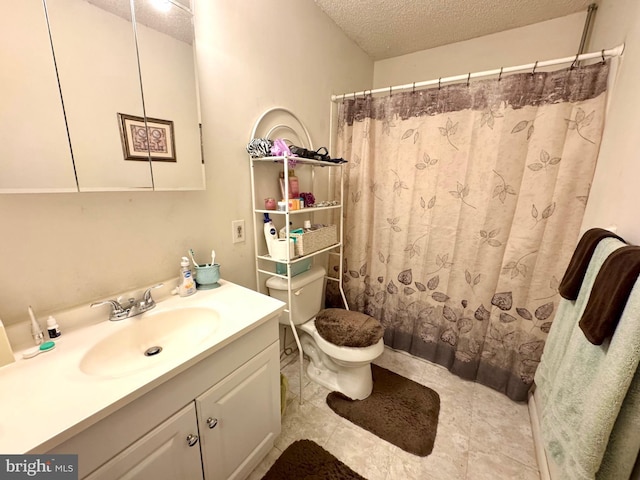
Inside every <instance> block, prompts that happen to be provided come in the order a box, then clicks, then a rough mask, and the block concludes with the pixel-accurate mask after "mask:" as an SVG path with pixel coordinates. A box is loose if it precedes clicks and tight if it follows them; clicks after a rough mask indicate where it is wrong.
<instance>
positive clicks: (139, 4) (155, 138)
mask: <svg viewBox="0 0 640 480" xmlns="http://www.w3.org/2000/svg"><path fill="white" fill-rule="evenodd" d="M133 5H134V12H135V19H136V37H137V44H138V52H139V59H140V75H141V78H142V89H143V92H144V105H145V112H146V115H147V125H148V127H149V148H150V155H151V161H152V173H153V183H154V189H155V190H202V189H204V171H203V164H202V154H201V144H200V121H199V118H200V115H199V104H198V93H197V86H196V65H195V52H194V29H193V15H192V12H191V9H190V2H189V0H173V1H172V2H165V3H164V4H163V9H162V10H161V11H159V10H158V1H157V0H133Z"/></svg>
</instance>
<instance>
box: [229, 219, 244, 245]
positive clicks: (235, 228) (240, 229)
mask: <svg viewBox="0 0 640 480" xmlns="http://www.w3.org/2000/svg"><path fill="white" fill-rule="evenodd" d="M231 239H232V241H233V243H240V242H244V241H245V240H246V234H245V231H244V220H233V221H232V222H231Z"/></svg>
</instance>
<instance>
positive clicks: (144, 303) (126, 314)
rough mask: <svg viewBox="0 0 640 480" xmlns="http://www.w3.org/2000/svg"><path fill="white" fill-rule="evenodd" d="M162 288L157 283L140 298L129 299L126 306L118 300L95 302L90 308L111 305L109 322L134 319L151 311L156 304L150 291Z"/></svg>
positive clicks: (160, 284)
mask: <svg viewBox="0 0 640 480" xmlns="http://www.w3.org/2000/svg"><path fill="white" fill-rule="evenodd" d="M162 286H164V284H163V283H159V284H157V285H154V286H152V287H149V288H147V289H146V290H145V291H144V293H143V294H142V298H139V299H137V300H136V299H135V298H129V299H128V300H127V304H126V305H122V303H120V300H119V299H118V300H104V301H102V302H95V303H92V304H91V308H95V307H100V306H102V305H111V313H110V314H109V320H111V321H112V322H114V321H116V320H124V319H125V318H130V317H135V316H136V315H140V314H141V313H144V312H146V311H148V310H151V309H152V308H153V307H155V306H156V302H155V300H154V299H153V297H152V296H151V290H153V289H154V288H160V287H162Z"/></svg>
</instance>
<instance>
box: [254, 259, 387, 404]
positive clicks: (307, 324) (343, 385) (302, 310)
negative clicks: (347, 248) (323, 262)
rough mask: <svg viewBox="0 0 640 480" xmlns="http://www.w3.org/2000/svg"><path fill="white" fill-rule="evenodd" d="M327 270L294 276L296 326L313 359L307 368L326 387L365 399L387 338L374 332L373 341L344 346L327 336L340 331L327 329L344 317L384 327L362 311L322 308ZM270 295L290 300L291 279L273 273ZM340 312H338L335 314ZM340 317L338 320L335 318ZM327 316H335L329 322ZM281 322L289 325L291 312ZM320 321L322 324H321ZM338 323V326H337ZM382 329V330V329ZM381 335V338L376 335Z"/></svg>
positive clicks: (268, 285) (371, 386)
mask: <svg viewBox="0 0 640 480" xmlns="http://www.w3.org/2000/svg"><path fill="white" fill-rule="evenodd" d="M325 275H326V271H325V269H324V268H322V267H320V266H314V267H312V268H311V269H310V270H309V271H307V272H305V273H302V274H300V275H296V276H295V277H293V278H292V279H291V298H292V303H293V307H292V318H293V323H294V325H295V326H296V330H297V333H298V336H299V338H300V343H301V345H302V351H303V353H304V354H305V355H307V356H308V357H309V359H310V362H309V366H308V368H307V374H308V375H309V378H310V379H311V380H313V381H314V382H316V383H318V384H320V385H323V386H324V387H326V388H328V389H330V390H332V391H338V392H341V393H342V394H343V395H345V396H347V397H349V398H351V399H353V400H363V399H365V398H367V397H368V396H369V395H371V391H372V389H373V381H372V378H371V362H372V361H373V360H375V359H376V358H378V357H379V356H380V355H381V354H382V352H383V351H384V341H383V339H382V338H380V337H381V335H382V334H381V333H380V334H379V335H375V336H373V340H371V343H372V344H371V345H366V343H368V342H365V345H366V346H355V347H354V346H343V345H341V344H337V343H342V342H339V341H336V342H337V343H332V342H331V341H329V340H327V339H326V338H327V337H329V338H332V337H336V338H338V337H340V335H341V333H343V332H340V331H336V332H331V331H330V332H329V333H335V335H327V329H329V330H330V329H336V330H341V326H340V324H341V322H342V320H343V319H346V320H347V323H348V321H349V319H350V318H352V319H356V320H358V321H360V320H362V319H363V318H366V319H369V323H371V324H373V325H374V327H375V328H376V329H381V328H382V327H381V326H380V324H379V322H377V320H374V319H372V318H371V317H368V316H366V315H364V314H362V313H359V312H349V311H345V310H342V309H327V310H322V295H323V292H324V278H325ZM266 285H267V288H268V289H269V295H271V296H272V297H274V298H277V299H278V300H281V301H283V302H285V303H288V285H287V279H285V278H281V277H271V278H269V279H268V280H267V282H266ZM334 313H336V314H337V315H333V314H334ZM332 315H333V316H335V317H339V318H338V320H336V319H333V318H331V317H332ZM316 316H317V317H318V318H319V320H318V321H319V322H322V324H321V330H322V332H323V334H324V337H323V335H321V334H320V333H319V332H318V328H316ZM326 318H330V320H333V321H332V322H331V321H330V322H328V325H327V322H325V319H326ZM280 323H281V324H283V325H289V326H290V323H289V314H288V313H286V312H285V313H284V314H282V315H281V317H280ZM319 325H320V324H319ZM336 325H337V326H336ZM380 332H381V330H380ZM376 337H377V338H376Z"/></svg>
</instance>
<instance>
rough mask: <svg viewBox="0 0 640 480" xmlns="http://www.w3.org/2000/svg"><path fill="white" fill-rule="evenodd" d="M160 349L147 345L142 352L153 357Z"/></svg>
mask: <svg viewBox="0 0 640 480" xmlns="http://www.w3.org/2000/svg"><path fill="white" fill-rule="evenodd" d="M161 351H162V347H149V348H147V350H146V351H145V352H144V354H145V355H146V356H147V357H153V356H154V355H157V354H159V353H160V352H161Z"/></svg>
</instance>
